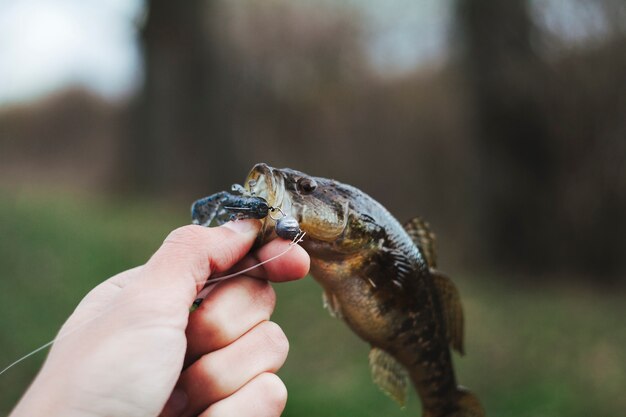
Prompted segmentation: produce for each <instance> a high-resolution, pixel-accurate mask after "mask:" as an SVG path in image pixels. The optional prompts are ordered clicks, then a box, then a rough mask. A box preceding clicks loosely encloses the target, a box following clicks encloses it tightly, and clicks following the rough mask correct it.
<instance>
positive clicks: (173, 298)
mask: <svg viewBox="0 0 626 417" xmlns="http://www.w3.org/2000/svg"><path fill="white" fill-rule="evenodd" d="M258 228H259V223H258V222H257V221H252V220H246V221H237V222H231V223H228V224H226V225H224V226H222V227H219V228H213V229H207V228H203V227H200V226H185V227H182V228H180V229H177V230H175V231H174V232H172V233H171V234H170V235H169V236H168V237H167V239H166V240H165V242H164V243H163V245H162V246H161V248H159V250H158V251H157V252H156V253H155V254H154V255H153V256H152V258H151V259H150V260H149V261H148V262H147V263H146V264H145V265H143V266H140V267H137V268H135V269H131V270H128V271H125V272H122V273H121V274H119V275H116V276H114V277H113V278H110V279H109V280H107V281H105V282H104V283H102V284H100V285H99V286H97V287H96V288H95V289H93V290H92V291H91V292H90V293H89V294H88V295H87V296H86V297H85V298H84V299H83V301H82V302H81V303H80V304H79V306H78V307H77V308H76V310H75V312H74V313H73V314H72V315H71V316H70V318H69V319H68V320H67V322H66V323H65V325H64V326H63V328H62V329H61V331H60V333H59V334H60V338H59V339H58V340H57V341H56V342H55V344H54V345H53V347H52V349H51V351H50V354H49V356H48V358H47V359H46V362H45V364H44V366H43V368H42V370H41V371H40V373H39V375H38V376H37V378H36V379H35V381H34V382H33V384H32V385H31V387H30V388H29V389H28V391H27V392H26V394H25V395H24V397H23V398H22V399H21V400H20V402H19V403H18V405H17V406H16V408H15V409H14V410H13V413H12V414H11V417H24V416H28V417H31V416H43V415H47V416H63V417H83V416H89V417H100V416H102V417H104V416H119V417H122V416H123V417H156V416H159V415H160V416H162V417H179V416H182V417H187V416H196V415H201V416H202V417H219V416H233V415H237V416H246V415H248V416H252V415H253V416H268V417H269V416H278V415H280V413H281V412H282V410H283V408H284V405H285V402H286V389H285V387H284V385H283V383H282V382H281V381H280V379H279V378H278V377H277V376H276V375H275V374H274V372H276V371H277V370H278V369H279V368H280V367H281V366H282V364H283V362H284V360H285V358H286V355H287V351H288V343H287V339H286V337H285V335H284V334H283V332H282V330H281V329H280V327H278V325H276V324H274V323H272V322H270V321H268V320H269V316H270V314H271V313H272V311H273V309H274V303H275V294H274V292H273V289H272V288H271V286H270V285H269V283H268V282H267V281H265V280H264V279H269V280H272V281H287V280H291V279H297V278H300V277H302V276H304V275H305V274H306V273H307V271H308V267H309V258H308V255H307V254H306V252H305V251H304V250H303V249H302V248H301V247H299V246H296V247H294V248H293V250H291V251H289V252H288V253H287V254H285V255H284V256H282V257H280V258H278V259H276V260H275V261H273V262H270V263H267V264H265V265H264V266H263V267H262V268H257V269H255V270H253V271H250V272H249V273H248V274H247V276H241V277H237V278H233V279H231V280H227V281H224V282H221V283H218V284H217V286H216V287H215V288H214V289H213V291H211V292H210V293H209V295H208V296H207V298H206V299H205V301H204V302H203V303H202V305H201V306H200V307H199V308H198V309H197V310H196V311H194V312H193V313H192V314H189V306H190V305H191V304H192V302H193V301H194V298H195V296H196V294H197V292H198V290H199V289H200V288H202V286H203V284H204V281H205V280H206V279H207V277H209V276H210V275H214V274H216V273H220V272H224V271H227V270H229V269H231V268H232V270H234V271H237V270H240V269H243V268H244V267H245V266H249V265H252V264H254V263H256V262H258V260H264V259H268V258H270V257H272V256H274V255H276V254H278V253H280V252H282V251H283V250H284V249H285V248H286V246H287V245H288V242H286V241H284V240H274V241H272V242H270V243H269V244H267V245H265V246H264V247H262V248H260V249H259V250H258V251H257V252H256V253H255V254H254V255H248V256H245V255H246V254H247V253H248V251H249V250H250V248H251V246H252V244H253V242H254V239H255V237H256V235H257V232H258ZM233 266H234V268H233ZM257 278H261V279H257ZM174 387H176V388H175V389H174ZM173 390H174V392H173V394H172V391H173ZM170 395H171V397H170ZM168 398H169V401H168ZM166 402H167V405H165V404H166ZM164 406H165V409H164Z"/></svg>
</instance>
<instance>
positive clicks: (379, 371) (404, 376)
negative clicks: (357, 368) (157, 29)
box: [369, 347, 409, 407]
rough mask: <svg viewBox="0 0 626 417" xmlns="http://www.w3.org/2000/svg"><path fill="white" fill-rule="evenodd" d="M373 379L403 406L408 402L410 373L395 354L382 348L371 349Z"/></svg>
mask: <svg viewBox="0 0 626 417" xmlns="http://www.w3.org/2000/svg"><path fill="white" fill-rule="evenodd" d="M369 357H370V369H371V371H372V379H373V380H374V382H375V383H376V385H378V386H379V387H380V389H381V390H382V391H383V392H384V393H385V394H387V395H389V396H390V397H391V398H393V399H394V401H396V402H397V403H398V404H400V406H401V407H404V405H405V404H406V396H407V390H408V386H409V374H408V372H407V370H406V369H405V368H404V366H402V365H401V364H400V363H399V362H398V361H397V360H396V359H395V358H394V357H393V356H391V355H390V354H388V353H387V352H385V351H384V350H382V349H379V348H376V347H373V348H372V350H370V355H369Z"/></svg>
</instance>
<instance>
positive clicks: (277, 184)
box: [244, 163, 285, 207]
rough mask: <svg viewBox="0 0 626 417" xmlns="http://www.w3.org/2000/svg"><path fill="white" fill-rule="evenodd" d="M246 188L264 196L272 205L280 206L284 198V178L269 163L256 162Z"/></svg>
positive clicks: (252, 192) (253, 193)
mask: <svg viewBox="0 0 626 417" xmlns="http://www.w3.org/2000/svg"><path fill="white" fill-rule="evenodd" d="M244 187H245V188H246V190H247V191H248V192H249V193H250V194H252V195H255V196H257V197H262V198H264V199H265V200H266V201H267V203H268V204H269V205H270V206H271V207H280V206H281V205H282V203H283V199H284V190H285V187H284V179H283V177H282V175H280V174H279V173H278V172H277V171H276V170H275V169H274V168H272V167H270V166H269V165H267V164H264V163H260V164H256V165H255V166H254V167H252V169H251V170H250V173H249V174H248V176H247V177H246V182H245V184H244Z"/></svg>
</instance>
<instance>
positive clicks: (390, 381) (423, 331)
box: [193, 164, 485, 417]
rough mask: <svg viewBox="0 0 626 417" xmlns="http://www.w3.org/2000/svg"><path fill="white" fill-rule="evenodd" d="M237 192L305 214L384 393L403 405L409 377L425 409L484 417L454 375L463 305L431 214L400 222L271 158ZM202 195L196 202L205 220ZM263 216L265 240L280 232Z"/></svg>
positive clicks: (333, 292)
mask: <svg viewBox="0 0 626 417" xmlns="http://www.w3.org/2000/svg"><path fill="white" fill-rule="evenodd" d="M240 191H241V192H244V193H246V195H250V196H255V197H260V198H262V199H264V200H265V201H267V203H268V205H269V206H270V207H278V208H280V210H281V212H283V213H286V214H288V215H291V216H293V217H294V218H295V219H297V220H298V222H299V226H300V228H301V229H302V230H303V231H305V232H306V233H307V235H306V239H304V241H303V242H302V246H303V247H304V248H305V249H306V251H307V252H308V253H309V255H310V257H311V274H312V275H313V277H314V278H315V280H316V281H318V282H319V283H320V284H321V286H322V288H323V290H324V304H325V306H326V307H327V308H328V310H329V311H330V313H331V314H332V315H333V316H335V317H338V318H341V319H342V320H344V321H345V322H346V323H347V325H348V326H349V327H350V328H351V329H352V330H353V331H354V332H355V333H356V334H357V335H358V336H359V337H361V338H362V339H363V340H365V341H366V342H368V343H369V344H370V345H371V351H370V355H369V360H370V366H371V370H372V377H373V379H374V381H375V382H376V383H377V384H378V385H379V386H380V387H381V389H382V390H383V391H385V392H386V393H387V394H389V395H390V396H391V397H392V398H394V399H395V400H396V401H398V402H399V403H400V404H404V401H405V399H406V393H407V389H408V385H409V380H410V381H412V383H413V385H414V387H415V389H416V391H417V393H418V395H419V397H420V399H421V403H422V411H423V412H422V414H423V416H424V417H483V416H484V415H485V413H484V411H483V408H482V406H481V405H480V402H479V401H478V398H477V397H476V396H475V395H474V394H472V393H471V392H469V391H468V390H466V389H464V388H461V387H459V386H458V385H457V382H456V377H455V374H454V369H453V366H452V359H451V354H450V347H452V348H453V349H455V350H456V351H458V352H459V353H463V311H462V308H461V303H460V297H459V294H458V291H457V289H456V287H455V286H454V284H453V283H452V281H451V280H450V279H449V278H448V277H446V276H445V275H443V274H442V273H440V272H439V271H438V270H437V263H436V254H435V249H434V235H433V234H432V233H431V232H430V230H429V229H428V226H427V224H426V223H425V222H423V221H422V220H421V219H419V218H415V219H413V220H411V221H409V222H408V223H406V224H405V225H404V226H403V225H401V224H400V223H399V222H398V221H397V220H396V219H395V218H394V217H393V216H392V215H391V214H390V213H389V212H388V211H387V210H386V209H385V208H384V207H383V206H382V205H381V204H380V203H378V202H377V201H375V200H374V199H373V198H371V197H370V196H368V195H367V194H365V193H364V192H362V191H361V190H359V189H357V188H355V187H352V186H350V185H346V184H342V183H340V182H337V181H334V180H331V179H326V178H319V177H312V176H309V175H307V174H304V173H302V172H299V171H295V170H292V169H277V168H272V167H269V166H268V165H266V164H257V165H256V166H254V167H253V168H252V170H251V171H250V173H249V174H248V177H247V178H246V181H245V184H244V189H242V190H240ZM202 201H205V200H199V201H198V202H197V203H196V205H194V210H193V213H194V222H196V223H200V224H203V223H205V220H206V219H203V218H200V217H202V216H203V213H206V212H207V210H203V208H204V207H201V205H202V204H203V203H201V202H202ZM258 217H262V216H258ZM258 217H257V218H258ZM262 222H263V226H262V229H261V232H260V234H259V238H258V241H259V244H261V243H264V242H267V241H269V240H272V239H273V238H275V237H276V230H275V228H276V221H275V219H274V218H272V217H271V216H268V217H265V218H264V219H262Z"/></svg>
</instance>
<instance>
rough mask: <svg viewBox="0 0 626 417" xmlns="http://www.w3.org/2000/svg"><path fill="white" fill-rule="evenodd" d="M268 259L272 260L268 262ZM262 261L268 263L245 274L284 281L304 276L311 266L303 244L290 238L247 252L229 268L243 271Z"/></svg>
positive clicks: (231, 270)
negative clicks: (289, 239) (293, 241)
mask: <svg viewBox="0 0 626 417" xmlns="http://www.w3.org/2000/svg"><path fill="white" fill-rule="evenodd" d="M272 258H275V259H272ZM268 260H270V261H269V262H267V261H268ZM262 262H267V263H265V264H263V265H260V266H259V267H258V268H254V269H252V270H250V271H247V272H246V273H245V274H246V275H247V276H250V277H254V278H260V279H267V280H270V281H274V282H284V281H292V280H295V279H300V278H302V277H304V276H305V275H306V274H307V273H308V272H309V267H310V258H309V254H308V253H307V252H306V251H305V250H304V249H303V248H302V246H300V245H297V244H293V243H291V242H290V241H288V240H284V239H274V240H272V241H271V242H269V243H267V244H266V245H263V246H262V247H261V248H259V249H258V250H256V251H254V252H251V253H249V254H247V255H246V256H245V257H244V258H243V259H242V260H241V261H239V262H238V263H237V264H236V265H235V266H233V267H232V268H231V269H230V270H229V273H231V272H232V273H236V272H237V271H243V270H245V269H247V268H250V267H254V266H255V265H258V264H260V263H262ZM209 280H210V279H209Z"/></svg>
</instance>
